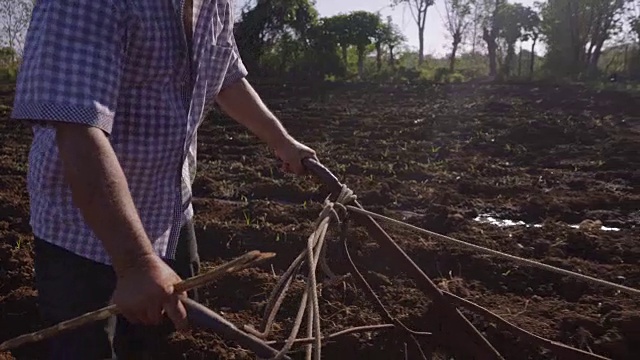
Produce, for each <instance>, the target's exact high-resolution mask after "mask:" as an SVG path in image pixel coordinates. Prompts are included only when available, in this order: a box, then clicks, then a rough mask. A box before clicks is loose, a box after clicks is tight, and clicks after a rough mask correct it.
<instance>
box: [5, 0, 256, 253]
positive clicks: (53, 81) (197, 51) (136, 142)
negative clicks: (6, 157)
mask: <svg viewBox="0 0 640 360" xmlns="http://www.w3.org/2000/svg"><path fill="white" fill-rule="evenodd" d="M183 2H184V0H100V1H95V0H75V1H72V0H40V1H38V2H37V5H36V6H35V9H34V12H33V17H32V20H31V25H30V27H29V31H28V34H27V38H26V43H25V49H24V57H23V63H22V66H21V69H20V72H19V75H18V84H17V90H16V97H15V103H14V108H13V114H12V117H13V118H15V119H24V120H35V121H39V122H36V123H35V125H34V127H33V130H34V139H33V144H32V146H31V151H30V154H29V171H28V190H29V194H30V208H31V219H30V222H31V226H32V228H33V231H34V235H35V236H37V237H39V238H42V239H44V240H46V241H49V242H51V243H54V244H56V245H59V246H62V247H64V248H66V249H68V250H70V251H72V252H74V253H76V254H78V255H81V256H83V257H86V258H89V259H92V260H95V261H98V262H102V263H106V264H110V263H111V262H110V259H109V257H108V254H107V253H106V251H105V250H104V247H103V246H102V243H101V242H100V241H99V240H98V239H97V238H96V237H95V235H94V234H93V232H92V231H91V230H90V228H89V227H88V226H87V225H86V224H85V222H84V221H83V218H82V215H81V213H80V211H79V210H78V209H77V208H76V207H75V206H74V204H73V202H72V199H71V192H70V189H69V187H68V186H67V185H66V183H65V181H64V179H63V172H62V169H61V161H60V158H59V156H58V151H57V147H56V142H55V131H54V130H53V128H52V127H51V126H50V124H51V121H64V122H75V123H81V124H87V125H90V126H95V127H98V128H100V129H102V130H103V131H104V132H106V133H107V134H108V135H109V139H110V142H111V144H112V146H113V148H114V150H115V152H116V154H117V157H118V160H119V161H120V164H121V166H122V167H123V169H124V172H125V175H126V177H127V181H128V183H129V188H130V190H131V193H132V195H133V199H134V202H135V204H136V207H137V209H138V212H139V214H140V216H141V218H142V222H143V224H144V227H145V229H146V232H147V234H148V235H149V237H150V238H151V240H152V242H153V246H154V248H155V250H156V251H157V253H158V255H160V256H163V257H166V258H173V257H174V255H175V249H176V245H177V239H178V234H179V230H180V227H181V226H182V225H183V224H184V222H185V221H186V220H187V219H190V218H191V217H192V216H193V208H192V206H191V185H192V182H193V178H194V176H195V160H196V129H197V128H198V126H199V125H200V122H201V121H202V120H203V117H204V115H205V113H206V110H207V109H209V108H210V107H211V105H212V104H213V102H214V101H215V100H214V99H215V96H216V95H217V94H218V92H219V91H220V89H221V88H224V87H225V86H228V85H229V84H231V83H234V82H236V81H239V80H240V79H242V78H243V77H244V76H246V74H247V71H246V69H245V67H244V65H243V63H242V61H241V59H240V57H239V55H238V50H237V47H236V45H235V40H234V38H233V9H232V4H231V3H230V2H232V0H194V10H193V14H194V16H193V38H192V42H191V44H190V43H189V41H188V40H187V36H186V33H185V29H184V22H183V21H182V14H183V10H184V8H183ZM189 45H190V46H189ZM189 47H190V48H191V49H189ZM189 50H191V51H189ZM190 54H191V58H190ZM189 58H190V59H189Z"/></svg>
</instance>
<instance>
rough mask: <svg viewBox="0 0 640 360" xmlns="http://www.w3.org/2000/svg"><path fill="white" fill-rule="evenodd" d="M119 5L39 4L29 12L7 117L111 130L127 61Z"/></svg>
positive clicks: (81, 0) (105, 0)
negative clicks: (25, 36)
mask: <svg viewBox="0 0 640 360" xmlns="http://www.w3.org/2000/svg"><path fill="white" fill-rule="evenodd" d="M116 1H118V0H101V1H95V0H41V1H38V2H37V3H36V6H35V7H34V10H33V15H32V19H31V24H30V26H29V30H28V33H27V38H26V41H25V48H24V55H23V60H22V64H21V66H20V71H19V73H18V79H17V84H16V96H15V100H14V106H13V112H12V115H11V117H12V118H13V119H18V120H28V121H36V122H40V123H42V122H44V123H45V124H46V123H47V122H48V121H61V122H71V123H79V124H85V125H89V126H95V127H98V128H100V129H102V130H103V131H105V132H106V133H110V132H111V130H112V128H113V121H114V114H115V110H116V106H117V99H118V90H119V87H120V80H121V77H122V68H123V61H124V58H125V44H126V40H125V34H126V29H125V25H126V23H125V17H124V15H123V14H124V10H123V9H122V7H121V6H120V5H119V4H116V3H115V2H116Z"/></svg>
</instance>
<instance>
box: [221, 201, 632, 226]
mask: <svg viewBox="0 0 640 360" xmlns="http://www.w3.org/2000/svg"><path fill="white" fill-rule="evenodd" d="M213 200H214V201H218V202H221V203H224V204H229V205H235V206H243V205H246V204H247V203H246V202H244V201H238V200H228V199H220V198H213ZM254 200H261V201H268V202H274V203H277V204H281V205H290V206H291V205H293V206H301V205H302V204H300V203H294V202H289V201H285V200H276V199H269V200H266V199H254ZM396 212H397V213H399V214H400V215H401V216H402V221H406V220H408V219H410V218H416V217H418V218H419V217H422V216H424V215H422V214H419V213H416V212H413V211H406V210H397V211H396ZM473 221H476V222H479V223H483V224H491V225H494V226H498V227H511V226H525V227H528V228H541V227H542V224H528V223H526V222H524V221H522V220H518V221H515V220H511V219H500V218H497V217H494V216H492V215H489V214H480V215H478V216H476V217H475V218H474V219H473ZM567 226H569V227H572V228H574V229H579V228H580V224H568V225H567ZM600 230H602V231H621V230H622V229H620V228H616V227H608V226H600Z"/></svg>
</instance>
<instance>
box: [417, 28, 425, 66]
mask: <svg viewBox="0 0 640 360" xmlns="http://www.w3.org/2000/svg"><path fill="white" fill-rule="evenodd" d="M418 31H419V33H418V41H419V49H418V65H422V64H423V63H424V28H420V29H419V30H418Z"/></svg>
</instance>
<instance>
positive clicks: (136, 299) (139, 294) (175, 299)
mask: <svg viewBox="0 0 640 360" xmlns="http://www.w3.org/2000/svg"><path fill="white" fill-rule="evenodd" d="M180 281H181V279H180V277H179V276H178V275H177V274H176V273H175V272H174V271H173V270H172V269H171V268H170V267H169V266H168V265H167V264H166V263H165V262H164V261H163V260H162V259H160V258H159V257H158V256H156V255H155V254H149V255H144V256H142V257H140V258H138V259H137V260H136V262H135V264H133V265H132V266H130V267H127V268H124V269H121V270H120V271H119V272H118V281H117V284H116V289H115V292H114V294H113V303H114V304H115V305H117V306H118V308H119V309H120V311H121V312H122V315H123V316H124V317H125V318H126V319H127V320H129V321H130V322H132V323H134V324H144V325H158V324H160V322H161V321H162V316H163V313H165V314H166V315H167V316H168V317H169V318H170V319H171V321H172V322H173V324H174V325H175V327H176V329H177V330H185V329H186V328H188V323H187V315H186V310H185V308H184V305H183V304H182V302H181V301H180V298H183V297H186V294H185V293H178V294H174V285H175V284H177V283H178V282H180Z"/></svg>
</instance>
